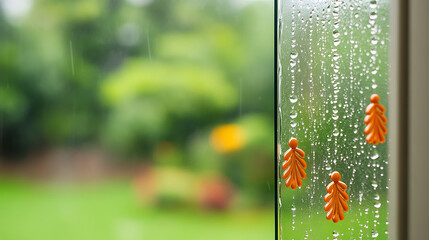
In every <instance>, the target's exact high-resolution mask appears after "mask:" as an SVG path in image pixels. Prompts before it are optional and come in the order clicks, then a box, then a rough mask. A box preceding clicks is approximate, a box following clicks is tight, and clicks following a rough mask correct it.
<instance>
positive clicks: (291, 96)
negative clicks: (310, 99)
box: [289, 95, 298, 103]
mask: <svg viewBox="0 0 429 240" xmlns="http://www.w3.org/2000/svg"><path fill="white" fill-rule="evenodd" d="M289 101H290V102H291V103H296V101H298V97H297V96H296V95H290V97H289Z"/></svg>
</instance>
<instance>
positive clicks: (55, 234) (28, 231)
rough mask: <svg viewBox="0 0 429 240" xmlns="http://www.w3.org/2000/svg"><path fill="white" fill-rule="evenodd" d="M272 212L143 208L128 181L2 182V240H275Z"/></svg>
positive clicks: (0, 192) (0, 216) (0, 232)
mask: <svg viewBox="0 0 429 240" xmlns="http://www.w3.org/2000/svg"><path fill="white" fill-rule="evenodd" d="M273 214H274V213H273V211H272V210H270V209H267V210H261V211H255V210H252V211H241V212H237V211H234V212H225V213H219V212H212V213H211V212H201V211H198V210H189V209H188V210H185V209H181V210H177V209H171V210H168V209H159V208H148V207H142V206H141V205H140V204H139V202H138V201H137V198H136V196H135V192H134V191H133V188H132V185H131V184H130V182H127V181H110V182H104V183H101V184H100V183H98V184H93V185H86V186H64V185H56V186H53V185H50V186H45V185H40V184H38V185H36V184H31V183H28V182H22V181H16V180H10V179H9V180H5V179H3V180H1V181H0V239H10V240H12V239H13V240H27V239H31V240H37V239H43V240H51V239H52V240H54V239H55V240H58V239H61V240H72V239H73V240H76V239H79V240H85V239H88V240H98V239H102V240H108V239H117V240H132V239H150V240H152V239H155V240H156V239H187V240H192V239H202V238H204V239H206V240H210V239H213V240H214V239H216V240H219V239H246V240H252V239H255V240H256V239H258V240H260V239H272V237H274V217H273ZM267 236H272V237H268V238H267Z"/></svg>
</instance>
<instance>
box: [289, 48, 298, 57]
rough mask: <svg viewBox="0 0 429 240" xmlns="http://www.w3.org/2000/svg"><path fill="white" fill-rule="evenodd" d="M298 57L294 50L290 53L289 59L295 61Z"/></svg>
mask: <svg viewBox="0 0 429 240" xmlns="http://www.w3.org/2000/svg"><path fill="white" fill-rule="evenodd" d="M297 57H298V53H297V52H296V51H295V50H292V52H291V53H290V58H292V59H295V58H297Z"/></svg>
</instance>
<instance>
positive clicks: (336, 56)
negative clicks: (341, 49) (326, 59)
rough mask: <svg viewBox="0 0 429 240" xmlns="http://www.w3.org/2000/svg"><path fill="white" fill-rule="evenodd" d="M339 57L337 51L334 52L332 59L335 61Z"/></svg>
mask: <svg viewBox="0 0 429 240" xmlns="http://www.w3.org/2000/svg"><path fill="white" fill-rule="evenodd" d="M339 58H340V55H339V54H338V53H334V55H333V57H332V59H334V61H337V60H338V59H339Z"/></svg>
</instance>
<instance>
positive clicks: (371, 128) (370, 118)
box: [364, 94, 387, 145]
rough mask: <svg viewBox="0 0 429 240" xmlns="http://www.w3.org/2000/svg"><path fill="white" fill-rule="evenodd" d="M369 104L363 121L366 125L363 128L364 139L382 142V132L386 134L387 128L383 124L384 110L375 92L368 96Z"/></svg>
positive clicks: (371, 141) (385, 120)
mask: <svg viewBox="0 0 429 240" xmlns="http://www.w3.org/2000/svg"><path fill="white" fill-rule="evenodd" d="M370 101H371V104H369V105H368V107H367V108H366V111H365V113H366V115H367V116H366V117H365V119H364V122H365V123H366V124H367V125H368V126H366V128H365V131H364V132H365V134H366V135H368V136H366V141H367V142H368V143H372V144H375V145H377V144H378V143H379V142H380V143H384V141H385V137H384V134H387V128H386V126H385V124H386V123H387V119H386V117H385V116H384V115H383V113H384V112H385V111H386V110H385V109H384V107H383V106H381V104H379V103H378V101H380V97H379V96H378V95H377V94H373V95H372V96H371V98H370Z"/></svg>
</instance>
